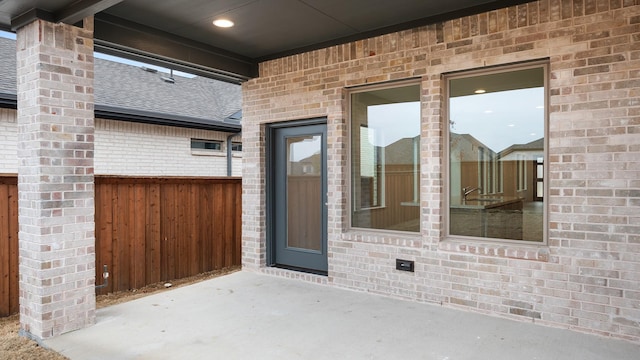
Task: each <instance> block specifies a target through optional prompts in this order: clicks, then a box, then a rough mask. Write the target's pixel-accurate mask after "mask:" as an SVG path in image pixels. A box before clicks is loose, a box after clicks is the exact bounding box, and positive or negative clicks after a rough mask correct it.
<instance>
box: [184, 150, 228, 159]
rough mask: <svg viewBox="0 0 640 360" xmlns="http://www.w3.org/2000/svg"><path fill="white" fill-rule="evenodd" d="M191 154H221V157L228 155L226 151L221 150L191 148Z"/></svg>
mask: <svg viewBox="0 0 640 360" xmlns="http://www.w3.org/2000/svg"><path fill="white" fill-rule="evenodd" d="M191 155H193V156H220V157H224V156H227V154H226V153H224V152H222V151H220V150H210V151H208V150H191Z"/></svg>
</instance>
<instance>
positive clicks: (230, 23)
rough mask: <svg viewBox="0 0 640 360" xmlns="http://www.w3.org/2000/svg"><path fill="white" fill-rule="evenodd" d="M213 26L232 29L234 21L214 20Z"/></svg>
mask: <svg viewBox="0 0 640 360" xmlns="http://www.w3.org/2000/svg"><path fill="white" fill-rule="evenodd" d="M213 25H215V26H217V27H221V28H230V27H232V26H233V21H231V20H228V19H217V20H213Z"/></svg>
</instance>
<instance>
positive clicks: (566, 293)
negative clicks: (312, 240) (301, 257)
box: [243, 0, 640, 341]
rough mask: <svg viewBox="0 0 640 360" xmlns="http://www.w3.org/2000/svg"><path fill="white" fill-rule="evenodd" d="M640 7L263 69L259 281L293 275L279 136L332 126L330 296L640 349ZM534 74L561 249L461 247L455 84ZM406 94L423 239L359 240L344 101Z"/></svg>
mask: <svg viewBox="0 0 640 360" xmlns="http://www.w3.org/2000/svg"><path fill="white" fill-rule="evenodd" d="M639 5H640V2H638V1H633V0H624V1H623V0H610V1H607V0H604V1H596V0H584V1H582V0H576V1H558V0H541V1H537V2H532V3H528V4H523V5H518V6H513V7H509V8H505V9H500V10H496V11H491V12H488V13H483V14H479V15H473V16H468V17H464V18H459V19H455V20H451V21H446V22H442V23H437V24H433V25H429V26H424V27H419V28H415V29H411V30H406V31H401V32H397V33H392V34H388V35H384V36H379V37H375V38H370V39H366V40H360V41H355V42H352V43H348V44H344V45H338V46H333V47H329V48H325V49H321V50H317V51H312V52H307V53H303V54H299V55H293V56H289V57H285V58H281V59H276V60H272V61H267V62H264V63H262V64H261V65H260V77H259V78H256V79H253V80H251V81H249V82H247V83H246V84H244V86H243V99H244V108H243V139H244V145H243V146H244V164H243V193H244V197H243V265H244V267H245V268H246V269H254V270H256V271H267V272H270V273H278V272H277V271H273V270H265V269H264V266H265V264H266V252H265V251H266V244H265V238H266V229H267V225H266V223H265V220H266V219H265V209H266V208H265V201H266V200H265V196H264V192H265V159H266V156H267V155H268V154H269V151H268V149H265V132H264V127H265V124H268V123H272V122H279V121H286V120H292V119H305V118H313V117H321V116H325V117H327V119H328V164H327V166H328V174H329V183H328V191H329V216H328V228H329V239H328V241H329V276H328V279H327V283H328V284H329V285H334V286H341V287H348V288H353V289H358V290H364V291H370V292H374V293H380V294H385V295H389V296H397V297H402V298H408V299H412V300H416V301H425V302H433V303H437V304H442V305H445V306H451V307H459V308H463V309H468V310H473V311H477V312H484V313H489V314H493V315H498V316H505V317H510V318H514V319H521V320H526V321H533V322H536V323H541V324H546V325H551V326H558V327H566V328H571V329H575V330H578V331H583V332H591V333H596V334H600V335H604V336H611V337H616V338H623V339H627V340H631V341H640V235H639V234H640V215H639V214H640V180H639V179H640V101H638V98H640V6H639ZM535 59H548V61H549V64H550V79H549V80H550V82H549V88H550V101H549V129H548V144H549V147H548V153H549V164H548V168H549V181H548V187H549V197H548V198H547V199H546V201H547V204H548V220H547V226H548V244H546V245H544V246H525V245H514V244H500V243H490V242H487V243H484V242H472V241H468V242H459V241H458V242H455V241H450V240H447V239H445V238H444V237H443V236H444V232H443V226H444V223H443V213H444V211H443V210H444V209H443V196H444V195H443V179H444V175H443V173H442V169H443V167H442V165H443V159H442V154H443V147H444V146H445V144H444V143H443V125H442V124H443V120H442V118H441V113H442V109H443V106H444V103H443V101H444V94H443V90H442V82H441V76H442V74H443V73H447V72H451V71H459V70H466V69H478V68H483V67H487V66H492V65H501V64H509V63H515V62H521V61H527V60H535ZM407 78H420V79H421V84H422V95H421V98H422V129H421V155H422V156H421V158H422V159H421V208H422V212H421V225H422V226H421V228H422V230H421V233H420V234H419V235H417V236H409V235H407V236H404V235H400V234H397V235H395V234H390V233H384V234H383V233H377V232H369V231H362V230H352V229H349V228H347V216H348V214H349V209H348V208H347V201H346V199H347V196H348V181H347V180H348V179H347V177H346V173H347V172H346V171H347V165H348V164H347V153H348V132H347V127H348V118H347V115H346V113H345V109H346V104H347V103H346V101H347V98H346V96H345V88H348V87H351V86H359V85H365V84H369V83H379V82H385V81H392V80H397V79H407ZM397 257H402V258H408V259H412V260H415V261H416V271H415V273H404V272H397V271H395V270H394V265H395V263H394V259H395V258H397ZM303 278H304V277H303ZM312 281H315V280H312Z"/></svg>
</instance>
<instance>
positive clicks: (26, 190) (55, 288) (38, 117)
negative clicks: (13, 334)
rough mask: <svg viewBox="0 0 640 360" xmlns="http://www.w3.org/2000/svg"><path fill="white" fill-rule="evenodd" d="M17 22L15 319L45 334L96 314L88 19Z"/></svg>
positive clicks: (38, 334) (73, 327) (33, 334)
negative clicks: (20, 24)
mask: <svg viewBox="0 0 640 360" xmlns="http://www.w3.org/2000/svg"><path fill="white" fill-rule="evenodd" d="M84 24H85V28H78V27H74V26H69V25H64V24H52V23H49V22H46V21H42V20H36V21H33V22H32V23H30V24H28V25H25V26H23V27H21V28H20V29H18V31H17V42H16V45H17V64H18V66H17V67H18V71H17V75H18V94H19V96H18V109H19V110H18V117H17V119H18V120H17V124H18V136H17V140H18V146H17V148H18V152H17V156H18V222H19V235H18V237H19V247H20V253H19V264H20V265H19V277H20V285H19V288H20V325H21V331H22V332H23V334H25V335H27V336H30V337H34V338H36V339H46V338H49V337H52V336H56V335H59V334H62V333H65V332H69V331H73V330H77V329H80V328H82V327H85V326H88V325H91V324H93V323H94V322H95V289H94V285H95V223H94V213H95V211H94V201H93V200H94V199H93V195H94V186H93V184H94V181H93V134H94V124H93V123H94V121H93V120H94V119H93V19H86V21H85V22H84Z"/></svg>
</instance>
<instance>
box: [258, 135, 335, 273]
mask: <svg viewBox="0 0 640 360" xmlns="http://www.w3.org/2000/svg"><path fill="white" fill-rule="evenodd" d="M289 125H291V126H287V127H275V128H272V129H271V132H270V135H271V139H270V147H271V149H272V152H271V159H270V160H271V166H270V167H271V169H270V170H271V171H269V176H270V177H271V178H270V184H269V187H268V188H269V191H270V194H268V195H269V196H268V200H267V201H269V202H270V203H271V204H270V210H271V213H270V216H269V220H268V223H269V225H270V226H272V229H271V230H270V234H271V239H270V241H269V243H270V245H271V247H272V249H271V254H272V259H271V261H272V265H275V266H280V267H285V268H292V269H297V270H302V271H310V272H314V273H320V274H326V272H327V206H326V202H327V195H326V194H327V171H326V168H327V166H326V163H327V158H326V148H327V140H326V134H327V126H326V123H320V124H318V123H311V124H309V122H302V123H297V124H295V123H294V124H289Z"/></svg>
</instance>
